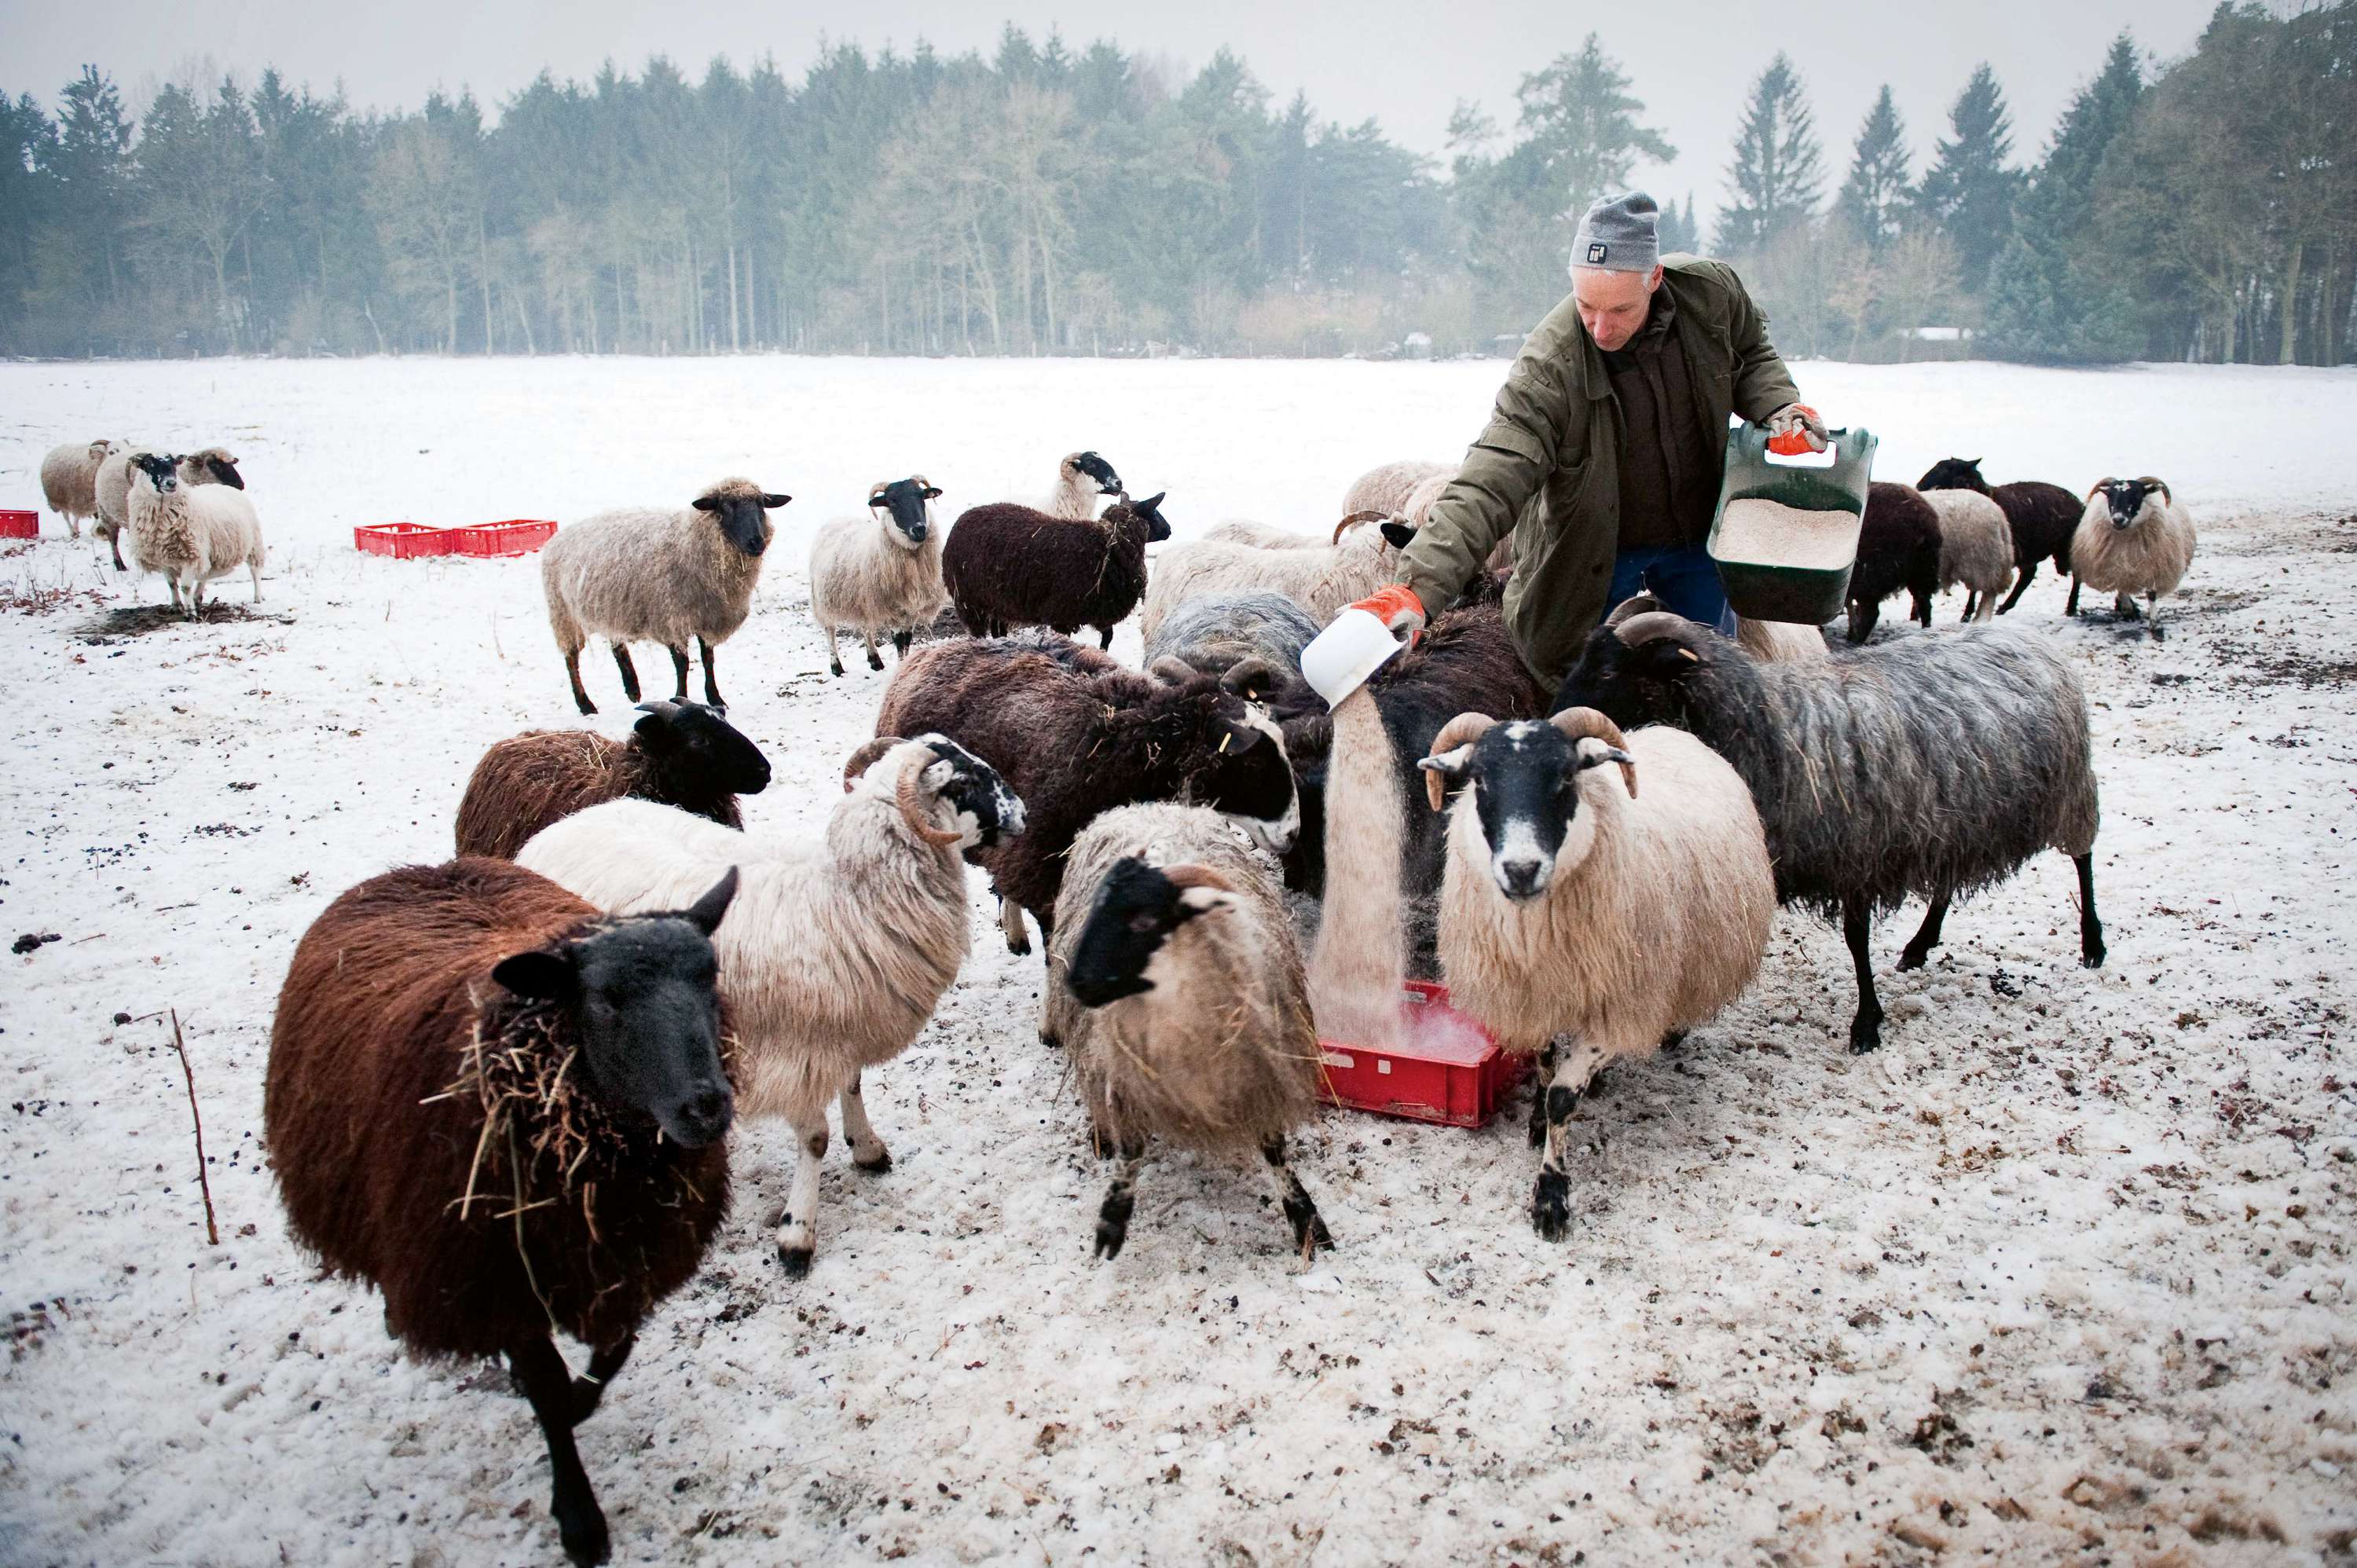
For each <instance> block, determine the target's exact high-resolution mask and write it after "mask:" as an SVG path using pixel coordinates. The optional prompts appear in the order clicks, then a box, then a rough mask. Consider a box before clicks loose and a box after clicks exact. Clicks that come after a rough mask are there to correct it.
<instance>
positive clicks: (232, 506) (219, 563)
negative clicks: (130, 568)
mask: <svg viewBox="0 0 2357 1568" xmlns="http://www.w3.org/2000/svg"><path fill="white" fill-rule="evenodd" d="M178 464H179V459H178V458H177V457H173V456H164V455H160V454H157V453H154V452H143V453H141V454H140V455H139V456H136V457H135V458H133V459H132V466H133V467H134V468H135V470H136V471H137V475H138V477H137V478H135V479H134V480H133V481H132V484H131V496H130V502H129V508H130V514H131V518H130V521H131V558H132V559H133V560H134V561H135V562H136V563H138V565H139V569H140V570H141V571H143V572H161V573H162V574H163V575H164V581H165V583H166V585H167V586H168V587H169V588H170V589H171V590H172V607H173V608H175V609H178V608H181V607H182V600H181V596H182V594H183V592H184V591H185V592H186V594H187V596H188V597H187V604H186V608H187V610H188V618H189V619H191V620H194V619H196V618H197V617H198V616H199V615H200V614H202V613H203V611H204V607H205V585H206V584H207V583H210V582H211V581H212V580H213V579H214V578H216V577H226V576H228V575H230V574H231V572H234V571H236V570H237V569H238V568H239V567H240V566H243V567H244V568H245V569H246V570H247V572H248V573H249V574H250V575H252V576H253V602H254V603H255V604H257V605H258V604H260V603H261V602H262V556H263V549H262V520H261V518H259V517H257V516H255V515H254V510H253V502H252V501H250V500H248V499H246V497H245V492H244V491H242V490H237V489H230V488H229V487H228V486H226V485H184V484H182V483H181V482H180V478H179V469H178Z"/></svg>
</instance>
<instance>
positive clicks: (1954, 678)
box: [1555, 612, 2104, 1051]
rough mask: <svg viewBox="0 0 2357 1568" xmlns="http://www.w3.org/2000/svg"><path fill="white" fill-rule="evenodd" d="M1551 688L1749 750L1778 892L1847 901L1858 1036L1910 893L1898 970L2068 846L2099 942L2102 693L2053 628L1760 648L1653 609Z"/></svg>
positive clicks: (2100, 957)
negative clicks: (1875, 934) (2038, 634)
mask: <svg viewBox="0 0 2357 1568" xmlns="http://www.w3.org/2000/svg"><path fill="white" fill-rule="evenodd" d="M1555 703H1556V706H1557V707H1559V708H1561V707H1569V706H1572V705H1575V704H1581V705H1586V706H1590V707H1594V708H1597V709H1598V710H1599V711H1601V712H1602V713H1603V714H1605V716H1606V717H1608V718H1609V719H1611V720H1612V721H1613V722H1614V723H1615V724H1618V725H1622V726H1624V727H1626V728H1634V727H1635V726H1637V725H1648V724H1666V725H1675V726H1676V727H1677V728H1679V729H1683V730H1686V731H1688V732H1689V733H1691V734H1693V735H1694V736H1695V737H1696V738H1697V739H1699V740H1701V741H1702V742H1703V743H1704V744H1705V745H1706V746H1710V747H1711V748H1712V749H1713V750H1715V751H1717V753H1718V754H1719V755H1720V756H1722V757H1726V758H1727V761H1728V762H1730V763H1732V764H1734V766H1735V770H1736V771H1737V772H1738V773H1739V774H1741V775H1742V776H1743V779H1744V782H1745V783H1747V784H1749V786H1750V787H1751V795H1752V799H1753V800H1755V801H1756V802H1757V803H1758V805H1759V808H1760V820H1761V822H1764V823H1765V824H1766V826H1767V830H1768V852H1769V854H1770V857H1771V858H1772V859H1773V860H1774V862H1775V865H1776V897H1777V898H1778V900H1779V901H1781V902H1782V903H1786V904H1798V905H1800V906H1802V907H1803V908H1806V909H1808V910H1810V911H1811V912H1813V913H1814V914H1817V915H1820V916H1822V917H1824V918H1828V919H1830V918H1834V917H1835V916H1838V917H1839V918H1840V919H1841V923H1842V934H1843V936H1844V938H1845V939H1846V940H1847V941H1848V944H1849V950H1850V958H1851V961H1852V962H1853V964H1854V966H1855V967H1856V969H1857V1016H1856V1017H1855V1018H1853V1019H1852V1021H1851V1023H1850V1033H1849V1043H1850V1049H1851V1050H1853V1051H1867V1050H1872V1049H1873V1048H1874V1047H1876V1046H1878V1045H1879V1044H1880V1043H1881V1040H1882V1016H1883V1015H1882V1004H1881V1003H1880V1002H1879V1001H1878V999H1877V998H1876V996H1875V993H1874V968H1873V962H1872V960H1871V958H1870V957H1869V955H1868V953H1867V938H1868V936H1869V935H1870V934H1871V930H1872V923H1873V920H1874V918H1875V916H1876V915H1878V914H1879V913H1881V912H1882V911H1885V910H1889V909H1895V908H1898V907H1899V905H1900V903H1901V902H1903V901H1904V900H1905V899H1907V898H1909V897H1921V898H1924V899H1927V900H1928V901H1929V902H1930V904H1931V909H1930V911H1929V912H1928V913H1927V914H1926V915H1925V916H1924V918H1923V925H1922V928H1921V929H1920V930H1918V931H1917V932H1916V933H1915V936H1914V938H1913V939H1912V940H1910V941H1909V942H1908V944H1907V950H1906V952H1905V953H1904V955H1902V956H1901V958H1900V961H1899V967H1900V969H1902V970H1907V969H1914V968H1916V967H1918V966H1919V965H1921V963H1922V962H1923V961H1924V960H1925V959H1926V957H1928V956H1929V954H1930V952H1931V950H1932V948H1933V947H1934V946H1936V945H1937V944H1938V942H1939V940H1940V928H1941V922H1942V921H1943V919H1944V918H1946V916H1947V913H1948V906H1949V904H1950V903H1951V902H1952V901H1953V900H1954V899H1957V898H1961V897H1969V896H1970V895H1971V894H1973V893H1975V892H1976V891H1978V890H1979V889H1981V888H1983V887H1987V886H1993V885H1995V884H1996V883H1998V882H2001V881H2003V880H2005V879H2006V878H2007V877H2008V876H2010V875H2013V874H2014V873H2015V872H2016V871H2018V870H2019V869H2020V867H2021V866H2022V865H2023V863H2024V862H2026V861H2028V860H2029V858H2030V857H2031V856H2033V855H2035V854H2038V853H2039V852H2040V851H2041V850H2046V849H2057V850H2060V851H2061V852H2062V853H2063V854H2067V855H2069V856H2070V857H2071V858H2072V862H2073V863H2074V864H2075V865H2077V867H2078V872H2079V952H2080V958H2081V961H2083V963H2085V964H2086V965H2087V966H2088V967H2089V968H2093V967H2094V966H2096V965H2098V964H2100V963H2102V962H2103V961H2104V929H2103V925H2102V923H2101V922H2100V921H2099V920H2098V919H2097V918H2096V917H2095V880H2094V854H2093V849H2094V843H2095V823H2096V817H2097V810H2096V798H2095V774H2094V768H2093V761H2092V757H2091V754H2090V749H2089V740H2088V724H2087V699H2086V695H2085V693H2083V691H2082V690H2081V688H2080V684H2079V676H2078V672H2077V671H2074V670H2073V669H2072V667H2071V665H2070V664H2069V663H2068V662H2067V661H2066V660H2063V659H2062V657H2061V655H2060V654H2058V653H2057V652H2055V650H2053V649H2051V648H2050V647H2049V646H2047V644H2046V643H2045V642H2044V641H2043V640H2041V639H2038V638H2035V637H2031V636H2028V635H2025V634H2023V633H2020V632H2015V631H2010V630H2007V629H2003V628H1997V627H1979V626H1971V627H1964V628H1958V629H1957V630H1955V631H1953V632H1951V633H1947V634H1944V635H1943V636H1940V637H1936V638H1929V637H1918V638H1905V639H1900V640H1899V641H1896V642H1889V643H1884V644H1880V645H1878V646H1874V647H1869V648H1861V649H1852V650H1840V651H1837V652H1835V653H1834V654H1833V655H1832V656H1831V657H1830V658H1829V659H1828V660H1825V661H1824V662H1823V663H1817V664H1762V663H1760V662H1759V661H1758V660H1754V659H1752V658H1751V657H1750V656H1749V654H1747V653H1745V652H1744V651H1743V650H1741V649H1740V648H1738V647H1737V646H1736V645H1735V644H1733V643H1731V642H1728V641H1727V640H1726V639H1722V638H1718V637H1716V636H1714V635H1713V634H1712V633H1711V632H1710V631H1709V630H1708V629H1707V628H1703V627H1699V626H1696V625H1695V623H1694V622H1692V621H1688V620H1684V619H1681V618H1678V617H1676V616H1674V615H1668V614H1665V613H1659V612H1656V613H1653V614H1648V615H1639V616H1633V617H1631V618H1629V619H1627V620H1625V621H1622V622H1620V624H1618V625H1612V624H1609V623H1608V624H1607V625H1605V626H1602V627H1599V628H1597V630H1596V631H1595V633H1594V634H1593V635H1591V636H1590V637H1589V639H1588V640H1587V647H1586V648H1585V649H1584V650H1582V651H1581V654H1580V658H1579V661H1578V662H1577V664H1576V665H1574V666H1573V668H1572V671H1571V673H1570V674H1569V675H1568V676H1567V677H1566V679H1565V681H1564V684H1563V690H1562V691H1561V692H1560V693H1557V695H1556V697H1555Z"/></svg>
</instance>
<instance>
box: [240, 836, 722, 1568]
mask: <svg viewBox="0 0 2357 1568" xmlns="http://www.w3.org/2000/svg"><path fill="white" fill-rule="evenodd" d="M707 886H709V891H705V889H703V888H698V889H696V890H695V892H697V893H701V894H702V896H701V897H694V898H693V899H692V901H690V902H689V903H688V906H687V908H686V909H685V910H684V912H683V913H681V914H675V915H672V914H662V915H653V914H651V915H647V916H643V917H640V918H635V919H625V920H616V919H609V918H606V917H605V916H603V915H600V914H599V913H598V912H597V910H596V909H594V908H591V907H590V906H588V905H587V904H585V903H583V902H582V901H581V900H580V899H578V898H576V897H574V896H573V895H571V894H569V893H567V892H565V889H563V888H562V887H559V886H556V885H555V884H554V883H553V882H550V881H548V880H547V879H546V878H544V877H540V876H535V875H533V874H532V873H531V872H529V871H525V870H523V869H522V868H521V867H519V866H516V865H511V864H510V863H508V862H506V861H503V860H479V859H465V860H454V861H452V862H450V863H449V864H448V865H430V866H428V865H418V866H409V867H405V868H404V869H402V870H399V871H393V872H388V873H386V874H385V875H382V876H377V877H372V878H371V879H370V880H369V881H366V882H363V883H361V885H360V886H357V887H354V888H352V889H350V891H349V892H347V893H345V894H344V895H343V896H342V897H339V898H338V899H337V900H336V901H335V902H334V903H332V904H330V905H328V908H327V909H326V910H325V912H323V913H322V914H321V915H320V916H319V918H317V920H316V921H314V922H312V925H311V929H309V930H308V931H307V932H305V933H304V936H303V940H302V941H301V942H300V943H299V944H297V945H296V949H295V960H294V963H293V964H292V966H291V967H290V968H289V969H288V971H287V974H286V983H285V987H284V988H283V989H282V990H281V991H280V993H279V996H278V1013H277V1016H276V1018H275V1019H274V1021H273V1023H272V1025H271V1031H270V1066H269V1071H268V1075H267V1078H266V1079H265V1081H264V1090H263V1106H262V1109H263V1122H264V1128H265V1130H266V1133H267V1135H268V1137H269V1140H270V1163H271V1165H272V1168H273V1169H274V1170H275V1171H276V1173H277V1176H278V1187H279V1192H280V1194H281V1196H283V1197H284V1198H285V1203H286V1217H287V1219H288V1222H289V1226H290V1229H291V1230H293V1232H294V1235H295V1239H296V1240H297V1241H298V1242H300V1243H301V1244H302V1245H303V1246H305V1247H306V1248H307V1249H309V1250H310V1251H313V1252H314V1253H316V1254H317V1256H318V1258H319V1260H320V1262H323V1263H324V1264H326V1265H327V1267H328V1270H329V1271H330V1272H331V1273H338V1274H341V1275H343V1276H345V1277H346V1278H349V1279H355V1280H362V1281H366V1282H368V1283H372V1284H374V1285H375V1286H376V1287H377V1289H378V1290H379V1291H381V1292H382V1293H383V1295H384V1324H385V1328H386V1330H387V1331H388V1332H390V1333H391V1334H392V1335H393V1337H395V1338H396V1339H399V1340H400V1341H402V1343H403V1344H404V1345H405V1346H407V1347H408V1348H409V1349H410V1350H411V1351H412V1352H414V1354H416V1355H419V1356H421V1357H427V1358H441V1359H474V1358H490V1357H495V1356H500V1355H504V1356H505V1357H506V1358H507V1361H508V1366H509V1367H510V1369H511V1370H512V1371H513V1372H514V1374H515V1379H516V1381H517V1382H518V1383H519V1384H520V1385H521V1386H522V1391H523V1393H524V1396H525V1397H526V1398H527V1399H529V1400H530V1401H531V1402H532V1408H533V1414H534V1415H536V1416H538V1417H539V1418H540V1429H541V1432H542V1434H543V1435H544V1437H545V1438H546V1439H547V1442H548V1458H549V1467H550V1469H551V1471H552V1477H551V1498H550V1512H551V1513H553V1514H554V1516H555V1518H556V1524H557V1530H558V1531H559V1533H560V1534H561V1535H562V1537H563V1539H564V1541H565V1552H566V1553H567V1554H568V1555H569V1556H571V1557H572V1559H573V1560H574V1561H575V1562H576V1563H602V1562H604V1561H605V1560H606V1555H607V1544H608V1543H607V1533H606V1517H605V1515H604V1513H603V1512H602V1511H600V1510H599V1509H598V1507H597V1496H596V1494H595V1492H594V1491H593V1490H592V1489H591V1487H590V1485H589V1477H588V1475H587V1472H586V1471H585V1470H584V1469H583V1468H582V1466H581V1455H580V1454H579V1452H578V1450H576V1447H575V1446H574V1440H573V1429H574V1428H575V1427H576V1425H578V1424H579V1423H581V1422H582V1421H583V1420H584V1419H585V1418H586V1417H587V1416H588V1414H589V1413H590V1412H592V1411H593V1410H595V1409H596V1408H597V1401H598V1396H599V1394H600V1393H601V1392H602V1391H603V1390H604V1387H605V1385H606V1383H607V1382H608V1380H611V1379H612V1377H613V1376H614V1374H615V1373H616V1372H617V1371H619V1370H620V1369H621V1366H622V1362H623V1360H624V1359H626V1358H627V1357H628V1356H629V1355H630V1347H631V1345H632V1343H633V1341H634V1338H635V1337H636V1335H637V1333H638V1330H639V1326H640V1324H641V1323H643V1322H644V1321H645V1320H646V1318H647V1316H648V1315H649V1314H650V1313H651V1312H652V1311H653V1309H654V1307H655V1305H656V1304H657V1303H659V1302H661V1301H662V1299H663V1298H664V1297H665V1296H667V1295H669V1294H671V1293H672V1292H673V1291H674V1290H676V1289H678V1288H679V1287H680V1286H681V1285H682V1284H684V1283H686V1282H687V1280H688V1278H689V1276H690V1275H692V1274H694V1272H695V1268H696V1265H697V1263H698V1262H701V1261H702V1259H703V1257H704V1251H705V1247H706V1246H707V1245H708V1244H709V1243H710V1242H711V1240H712V1237H713V1234H714V1233H715V1232H716V1230H719V1228H720V1223H721V1221H722V1219H725V1218H726V1214H727V1210H728V1154H727V1150H726V1146H725V1145H724V1144H722V1142H721V1137H722V1134H724V1133H726V1131H727V1130H728V1122H729V1119H730V1117H731V1115H732V1113H733V1112H732V1105H733V1101H732V1097H731V1094H730V1090H729V1085H728V1080H727V1078H726V1075H725V1069H724V1064H723V1062H722V1058H721V1038H722V1027H723V1026H722V1020H721V1016H720V1010H719V1000H718V996H717V993H716V989H715V979H716V972H715V966H714V960H713V950H712V943H711V940H710V936H711V932H712V930H713V928H714V927H716V925H718V924H719V922H720V918H721V916H722V914H723V912H725V911H726V908H728V901H729V898H730V897H731V895H732V894H733V892H734V891H735V887H736V879H735V877H734V876H733V875H723V876H721V877H720V878H719V881H718V883H717V885H716V886H713V885H709V884H707ZM552 1329H556V1330H562V1331H563V1332H565V1333H566V1334H570V1335H572V1336H573V1337H576V1338H577V1339H579V1340H580V1341H582V1342H583V1343H584V1344H586V1345H587V1346H588V1347H589V1348H590V1352H591V1355H590V1360H589V1369H588V1372H587V1376H585V1377H581V1378H577V1379H576V1378H575V1377H574V1376H573V1375H572V1374H571V1372H570V1371H568V1370H567V1369H566V1367H565V1358H564V1357H563V1355H562V1354H561V1353H560V1352H559V1351H558V1350H557V1348H556V1346H555V1345H554V1343H553V1342H552V1340H551V1338H550V1333H551V1330H552ZM447 1435H448V1434H445V1436H446V1437H447Z"/></svg>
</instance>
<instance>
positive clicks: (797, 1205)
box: [778, 1109, 826, 1280]
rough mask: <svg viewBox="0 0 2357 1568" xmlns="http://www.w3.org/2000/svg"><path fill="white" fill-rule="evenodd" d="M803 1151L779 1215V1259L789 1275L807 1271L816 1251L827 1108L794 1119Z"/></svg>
mask: <svg viewBox="0 0 2357 1568" xmlns="http://www.w3.org/2000/svg"><path fill="white" fill-rule="evenodd" d="M794 1136H795V1137H796V1138H797V1139H798V1140H800V1141H801V1144H802V1155H801V1157H800V1158H799V1159H797V1160H796V1161H795V1163H794V1185H793V1186H792V1187H791V1188H790V1189H788V1191H787V1194H786V1211H785V1213H783V1214H781V1215H780V1216H779V1217H778V1262H780V1263H783V1264H784V1265H785V1266H786V1277H787V1278H788V1279H795V1280H798V1279H801V1278H802V1277H803V1276H805V1275H807V1274H808V1273H810V1268H811V1254H812V1253H813V1252H815V1251H818V1162H819V1156H820V1155H823V1154H825V1153H826V1112H825V1111H824V1110H823V1109H822V1110H821V1111H820V1112H819V1113H818V1119H817V1120H816V1121H815V1122H807V1123H805V1122H796V1123H794Z"/></svg>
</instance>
